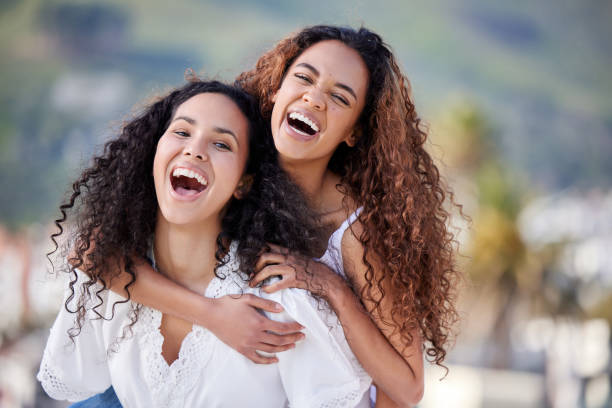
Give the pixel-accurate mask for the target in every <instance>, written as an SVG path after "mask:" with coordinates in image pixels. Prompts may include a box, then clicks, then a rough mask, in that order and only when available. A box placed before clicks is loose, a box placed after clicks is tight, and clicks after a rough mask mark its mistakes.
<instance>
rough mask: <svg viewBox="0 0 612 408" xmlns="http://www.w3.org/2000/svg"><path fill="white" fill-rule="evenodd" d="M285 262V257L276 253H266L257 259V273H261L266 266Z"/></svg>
mask: <svg viewBox="0 0 612 408" xmlns="http://www.w3.org/2000/svg"><path fill="white" fill-rule="evenodd" d="M285 260H286V256H285V255H282V254H277V253H274V252H264V253H263V254H261V255H260V256H259V258H258V259H257V263H256V264H255V271H260V270H261V269H263V268H264V267H265V266H266V265H271V264H279V263H284V262H285Z"/></svg>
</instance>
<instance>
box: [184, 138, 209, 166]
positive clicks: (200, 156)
mask: <svg viewBox="0 0 612 408" xmlns="http://www.w3.org/2000/svg"><path fill="white" fill-rule="evenodd" d="M183 154H184V155H185V156H189V157H194V158H195V159H197V160H201V161H206V160H208V154H207V153H206V148H205V144H204V143H202V142H199V141H198V140H196V138H193V139H192V140H191V143H189V144H187V146H185V151H184V153H183Z"/></svg>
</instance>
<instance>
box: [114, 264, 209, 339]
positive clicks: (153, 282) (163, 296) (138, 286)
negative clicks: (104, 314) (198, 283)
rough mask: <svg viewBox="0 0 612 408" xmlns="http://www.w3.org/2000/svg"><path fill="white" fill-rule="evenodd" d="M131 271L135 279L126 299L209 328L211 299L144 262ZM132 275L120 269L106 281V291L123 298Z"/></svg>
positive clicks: (125, 295)
mask: <svg viewBox="0 0 612 408" xmlns="http://www.w3.org/2000/svg"><path fill="white" fill-rule="evenodd" d="M134 272H135V273H136V276H137V279H136V280H135V281H134V283H133V284H132V285H131V286H130V287H129V291H130V298H131V299H132V300H133V301H135V302H137V303H140V304H143V305H145V306H148V307H151V308H154V309H157V310H159V311H160V312H162V313H166V314H168V315H171V316H174V317H178V318H181V319H184V320H187V321H189V322H192V323H195V324H197V325H199V326H203V327H206V328H209V329H210V326H211V324H212V321H211V318H212V313H207V311H208V310H211V309H212V308H213V303H214V299H209V298H206V297H204V296H201V295H200V294H198V293H195V292H193V291H191V290H189V289H187V288H185V287H183V286H181V285H179V284H178V283H176V282H174V281H172V280H170V279H168V278H167V277H165V276H164V275H162V274H160V273H158V272H156V271H155V270H154V269H153V268H152V267H151V266H150V265H149V264H148V263H146V262H141V263H138V264H137V265H136V266H135V268H134ZM131 279H132V276H131V275H130V274H129V273H127V272H125V271H121V273H120V274H119V276H117V277H115V278H113V279H112V280H111V282H110V290H112V291H113V292H115V293H117V294H120V295H121V296H123V297H127V292H126V289H125V286H126V285H127V284H128V283H129V282H130V281H131Z"/></svg>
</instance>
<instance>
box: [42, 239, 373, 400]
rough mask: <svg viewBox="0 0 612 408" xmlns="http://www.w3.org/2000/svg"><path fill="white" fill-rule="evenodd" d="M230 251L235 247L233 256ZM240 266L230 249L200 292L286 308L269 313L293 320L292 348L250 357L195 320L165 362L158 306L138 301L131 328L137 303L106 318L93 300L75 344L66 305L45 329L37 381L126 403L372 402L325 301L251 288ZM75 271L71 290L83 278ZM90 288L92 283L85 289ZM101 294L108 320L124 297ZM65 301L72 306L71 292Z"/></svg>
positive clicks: (59, 391) (70, 395)
mask: <svg viewBox="0 0 612 408" xmlns="http://www.w3.org/2000/svg"><path fill="white" fill-rule="evenodd" d="M234 250H235V246H234V245H232V250H231V251H230V255H233V253H234ZM237 264H238V262H237V260H236V258H235V257H234V256H231V259H230V261H229V262H228V263H227V264H226V265H225V266H223V267H221V268H220V270H219V273H220V274H221V275H226V278H225V279H219V278H216V277H215V278H213V280H212V281H211V283H210V284H209V286H208V288H207V290H206V293H205V296H207V297H212V298H217V297H221V296H224V295H228V294H240V293H253V294H255V295H257V296H261V297H264V298H267V299H271V300H274V301H276V302H279V303H280V304H282V305H283V307H284V309H285V312H283V313H270V314H267V316H268V317H269V318H271V319H275V320H281V321H287V320H295V321H297V322H299V323H300V324H301V325H302V326H304V327H305V330H304V334H305V335H306V337H305V339H304V340H302V341H300V342H298V343H297V344H296V347H295V348H294V349H292V350H289V351H285V352H282V353H278V354H277V357H278V359H279V362H278V364H271V365H258V364H255V363H252V362H251V361H250V360H248V359H247V358H246V357H244V356H242V355H241V354H239V353H238V352H236V351H235V350H233V349H232V348H230V347H229V346H227V345H226V344H224V343H223V342H221V341H220V340H219V339H218V338H217V337H215V336H214V335H213V334H212V333H211V332H210V331H208V330H207V329H205V328H203V327H200V326H197V325H194V326H193V329H192V331H191V332H190V333H189V334H188V335H187V336H186V337H185V339H184V340H183V342H182V344H181V348H180V352H179V357H178V359H177V360H175V361H174V362H173V363H172V364H171V365H170V366H169V365H168V364H167V363H166V361H165V360H164V358H163V357H162V355H161V349H162V343H163V340H164V339H163V336H162V335H161V333H160V331H159V326H160V323H161V317H162V315H161V313H160V312H159V311H157V310H154V309H151V308H147V307H142V308H141V310H140V314H139V317H138V320H137V322H136V324H134V326H133V327H132V330H131V333H130V332H129V331H127V332H126V331H125V328H126V326H127V325H128V324H129V322H130V313H131V311H132V307H133V306H134V305H135V304H134V303H133V302H127V303H120V304H116V305H115V307H114V317H113V318H112V319H110V320H103V319H100V318H99V317H97V316H96V315H95V313H93V312H92V311H91V306H92V302H90V303H89V305H88V312H87V318H86V320H85V323H84V325H83V328H82V330H81V333H80V334H79V335H78V336H76V337H74V343H72V342H71V341H70V339H69V337H68V334H67V330H69V329H70V328H72V327H73V325H74V318H75V315H74V314H72V313H69V312H67V311H66V310H65V308H64V307H62V309H61V311H60V312H59V314H58V316H57V319H56V321H55V323H54V325H53V327H52V328H51V334H50V336H49V339H48V342H47V346H46V348H45V351H44V355H43V359H42V363H41V366H40V371H39V373H38V375H37V378H38V380H39V381H40V382H41V384H42V386H43V388H44V389H45V391H46V392H47V394H49V396H51V397H52V398H55V399H60V400H69V401H80V400H83V399H86V398H88V397H90V396H92V395H95V394H98V393H100V392H103V391H104V390H106V389H107V388H108V387H109V386H110V385H112V386H113V387H114V389H115V392H116V394H117V397H118V398H119V400H120V401H121V403H122V405H123V406H125V407H287V406H291V407H326V408H327V407H328V408H333V407H366V406H368V395H367V391H368V389H369V387H370V384H371V378H370V377H369V376H368V374H367V373H366V372H365V371H364V370H363V368H362V367H361V366H360V364H359V363H358V361H357V360H356V358H355V356H354V355H353V353H352V352H351V350H350V348H349V346H348V344H347V342H346V339H345V337H344V333H343V331H342V327H341V326H340V323H339V321H338V319H337V317H336V316H335V314H333V312H331V311H330V310H331V309H330V308H329V307H328V306H327V305H325V306H324V307H322V304H319V303H318V302H317V301H316V300H314V299H313V298H312V297H311V296H310V295H309V294H308V293H307V292H306V291H304V290H301V289H285V290H282V291H279V292H276V293H273V294H267V293H265V292H263V291H260V290H259V289H252V288H250V287H249V286H248V285H247V284H246V282H245V281H244V280H243V279H242V277H241V276H240V274H239V273H236V272H232V271H234V270H237ZM78 274H79V281H80V282H78V283H77V284H76V285H75V289H76V288H79V287H81V285H80V283H81V282H84V281H86V280H88V278H87V277H86V276H85V275H84V274H83V273H81V272H80V271H78ZM96 288H97V285H94V286H92V287H91V288H90V292H91V293H95V290H96ZM69 294H70V291H67V293H66V296H68V295H69ZM100 296H101V298H102V301H103V304H102V305H101V306H100V307H99V308H98V309H97V310H98V311H99V313H100V314H102V315H103V316H105V317H106V318H110V317H111V316H112V308H113V304H114V303H115V302H117V301H120V300H124V299H123V298H122V297H120V296H119V295H117V294H115V293H114V292H110V291H104V292H102V293H100ZM94 299H95V296H94ZM93 304H95V303H93ZM70 305H71V310H74V307H75V305H76V299H73V300H72V301H71V302H70ZM236 324H240V322H236ZM122 336H124V337H123V338H121V337H122Z"/></svg>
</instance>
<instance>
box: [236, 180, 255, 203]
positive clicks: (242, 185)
mask: <svg viewBox="0 0 612 408" xmlns="http://www.w3.org/2000/svg"><path fill="white" fill-rule="evenodd" d="M252 185H253V175H252V174H245V175H244V176H242V178H241V179H240V181H239V182H238V185H237V186H236V190H234V198H236V199H237V200H242V199H243V198H244V197H245V196H246V195H247V193H248V192H249V190H250V189H251V186H252Z"/></svg>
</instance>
